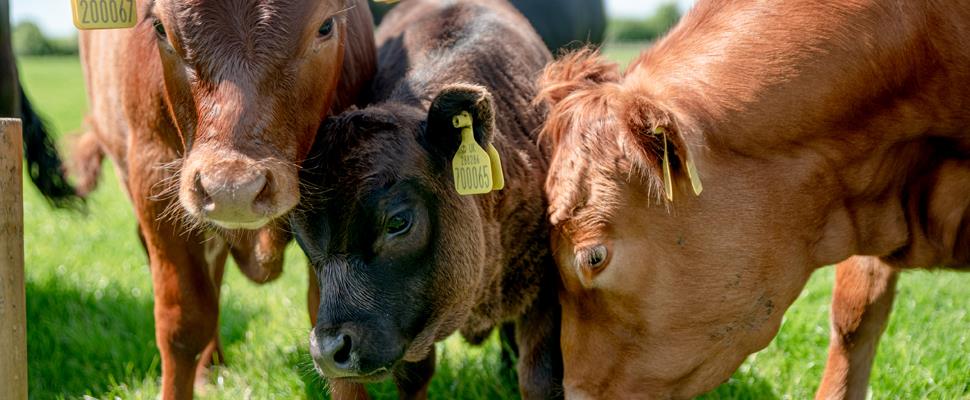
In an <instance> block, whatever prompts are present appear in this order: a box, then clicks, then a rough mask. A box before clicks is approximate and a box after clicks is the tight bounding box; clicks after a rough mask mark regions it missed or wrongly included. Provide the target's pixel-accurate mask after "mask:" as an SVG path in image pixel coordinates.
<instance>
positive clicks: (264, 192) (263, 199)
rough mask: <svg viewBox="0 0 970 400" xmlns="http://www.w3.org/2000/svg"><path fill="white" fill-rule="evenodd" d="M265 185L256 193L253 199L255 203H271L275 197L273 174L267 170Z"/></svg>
mask: <svg viewBox="0 0 970 400" xmlns="http://www.w3.org/2000/svg"><path fill="white" fill-rule="evenodd" d="M263 182H264V183H263V187H262V189H260V191H259V193H258V194H256V198H255V199H253V204H254V205H263V204H271V203H272V201H271V200H272V198H273V189H272V188H273V174H272V173H270V172H269V171H266V175H265V176H264V181H263Z"/></svg>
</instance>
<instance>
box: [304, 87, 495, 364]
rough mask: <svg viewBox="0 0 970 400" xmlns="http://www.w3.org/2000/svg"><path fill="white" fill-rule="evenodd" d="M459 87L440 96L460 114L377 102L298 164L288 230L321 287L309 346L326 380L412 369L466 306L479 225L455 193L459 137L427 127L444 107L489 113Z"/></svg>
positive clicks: (474, 283) (350, 115)
mask: <svg viewBox="0 0 970 400" xmlns="http://www.w3.org/2000/svg"><path fill="white" fill-rule="evenodd" d="M461 90H462V91H461V92H459V91H457V90H455V91H451V92H447V93H450V96H444V95H442V96H439V99H440V98H444V99H449V100H450V99H457V100H460V101H464V103H462V104H463V105H461V106H455V107H451V108H449V107H443V106H442V103H441V102H438V100H436V103H433V105H432V107H431V108H432V110H437V109H446V110H448V111H445V112H443V113H441V114H442V115H440V116H437V115H436V114H435V113H434V111H432V112H431V113H426V112H423V111H421V110H420V109H418V108H414V107H409V106H393V105H383V106H381V107H377V106H375V107H371V108H368V109H366V110H361V111H351V112H347V113H344V114H342V115H340V116H338V117H333V118H330V119H328V120H327V121H326V122H325V123H324V124H323V126H322V128H321V132H320V134H319V136H318V138H317V143H316V144H315V145H314V149H313V150H312V151H311V154H310V157H309V158H308V159H307V161H306V162H305V163H304V165H303V169H302V171H301V174H300V179H301V188H302V189H301V191H302V193H301V198H302V201H303V203H302V204H301V205H300V206H299V207H298V208H297V209H296V210H295V211H294V212H293V213H292V215H291V223H292V227H293V232H294V234H295V235H296V239H297V242H298V243H299V244H300V247H301V248H302V249H303V251H304V252H306V254H307V256H308V257H309V258H310V261H311V263H312V264H313V267H314V269H315V271H316V274H317V278H318V282H319V286H320V308H319V311H318V313H317V323H316V326H315V327H314V329H313V331H312V333H311V337H310V340H311V343H310V349H311V355H312V356H313V359H314V363H315V364H316V366H317V368H318V369H319V371H320V372H321V374H323V375H325V376H326V377H329V378H348V379H352V380H358V381H372V380H377V379H381V378H383V377H385V376H386V375H387V374H388V373H389V372H391V370H392V369H393V367H394V366H395V365H397V364H398V363H400V362H402V361H408V362H418V361H421V360H423V359H424V358H425V357H427V356H428V355H429V354H430V350H431V349H432V346H433V345H434V342H435V341H437V340H440V339H443V338H444V337H447V336H448V335H450V334H451V333H453V332H454V331H455V330H457V329H458V328H459V327H460V325H461V324H462V323H463V321H464V320H465V319H466V318H467V316H468V315H469V314H470V312H471V309H472V307H473V305H474V304H475V303H474V301H475V293H476V292H477V288H478V287H479V286H480V285H481V283H480V282H481V281H482V279H483V278H482V276H483V272H482V271H483V265H484V263H485V261H484V260H485V259H486V258H487V254H486V250H485V245H484V243H485V239H484V231H486V229H485V228H484V227H483V220H482V216H481V213H480V212H479V211H478V210H479V209H478V207H477V203H476V200H475V199H474V198H473V197H471V196H459V195H458V194H457V193H456V192H455V190H454V189H453V182H452V181H451V169H450V159H451V157H452V156H453V155H454V154H455V151H457V139H456V136H458V133H457V132H455V131H453V127H450V126H446V125H444V124H443V123H441V124H438V125H440V126H443V128H434V126H436V121H439V120H440V121H448V122H449V123H450V120H451V115H452V114H453V113H454V112H453V111H452V108H461V107H466V106H464V104H470V105H469V106H467V107H472V108H471V109H472V111H476V110H475V109H474V108H473V107H474V106H476V105H477V104H479V103H481V104H484V105H485V106H487V105H488V102H486V101H482V100H477V99H485V96H484V95H483V94H481V93H479V92H476V91H469V90H467V89H463V88H462V89H461ZM465 93H468V95H464V94H465ZM469 98H470V99H471V100H468V99H469ZM457 100H456V101H457ZM475 115H479V114H478V113H476V114H475ZM445 117H447V118H445ZM448 128H451V129H448ZM433 135H440V138H441V139H445V140H435V138H434V137H433Z"/></svg>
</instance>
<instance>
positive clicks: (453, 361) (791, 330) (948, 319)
mask: <svg viewBox="0 0 970 400" xmlns="http://www.w3.org/2000/svg"><path fill="white" fill-rule="evenodd" d="M636 53H637V51H636V50H635V49H621V50H620V51H618V52H616V53H610V54H611V56H613V57H614V58H616V59H617V60H618V61H621V62H625V60H626V59H628V58H629V57H632V56H634V55H635V54H636ZM21 73H22V75H23V78H24V81H25V87H26V88H27V90H28V92H29V93H30V95H31V96H32V98H33V99H34V103H35V105H36V107H37V108H38V109H39V110H40V112H41V113H42V114H44V115H45V116H46V117H47V118H48V120H49V121H50V122H51V123H52V124H53V126H54V127H55V128H57V130H58V131H59V132H61V133H63V136H65V137H66V136H69V135H70V134H71V133H72V132H74V131H76V130H78V129H79V126H80V123H81V120H82V115H83V113H84V108H85V97H84V88H83V81H82V79H81V70H80V65H79V64H78V61H77V60H76V59H70V58H47V59H25V60H21ZM67 142H68V140H62V143H67ZM25 192H26V193H25V198H26V200H25V202H26V204H25V205H24V206H25V219H26V221H25V222H26V246H27V249H26V262H27V303H28V304H27V320H28V341H29V343H28V351H29V358H30V376H29V379H30V396H31V398H35V399H49V398H79V397H83V396H85V395H89V396H93V397H95V398H109V399H114V398H120V399H154V398H156V396H157V395H158V390H159V383H158V382H159V376H160V373H161V369H160V366H159V355H158V353H157V349H156V348H155V344H154V328H153V322H152V288H151V279H150V274H149V270H148V266H147V259H146V257H145V255H144V254H143V252H142V249H141V245H140V244H139V243H138V240H137V237H136V234H135V223H134V220H133V215H132V211H131V207H130V206H129V204H128V201H127V199H126V198H125V195H124V194H123V193H122V191H121V190H120V189H119V186H118V184H117V180H116V179H115V176H114V173H113V170H111V169H110V168H108V169H106V170H105V174H104V176H103V177H102V186H101V188H100V189H98V191H97V192H96V193H95V195H94V196H93V198H92V199H91V200H90V212H89V213H88V215H77V214H73V213H70V212H63V211H61V212H58V211H52V210H51V209H50V208H49V207H48V206H47V204H46V203H45V202H44V201H43V200H42V199H41V198H40V196H39V195H38V194H37V191H36V189H34V188H33V187H32V186H29V185H27V186H25ZM287 257H288V259H287V260H288V262H287V266H286V273H285V274H284V275H283V277H282V278H281V279H279V280H278V281H276V282H274V283H271V284H268V285H265V286H256V285H254V284H251V283H249V282H248V281H247V280H245V278H243V277H242V275H241V274H240V273H239V272H238V271H237V270H236V269H235V268H234V267H232V266H230V267H229V268H228V269H227V275H226V282H225V284H224V286H223V289H222V290H223V296H222V317H221V328H220V331H221V335H222V340H223V345H224V348H225V352H226V358H227V360H228V365H227V366H225V367H221V368H219V369H217V370H216V371H214V373H213V374H212V376H211V379H210V382H209V383H208V385H207V388H206V390H205V392H204V393H202V395H201V396H200V397H201V398H203V399H249V398H252V399H276V398H279V399H290V398H305V397H309V398H323V397H324V396H323V392H324V386H323V384H322V383H321V382H320V380H319V379H317V378H316V377H315V375H314V373H313V372H312V368H311V367H310V360H309V356H308V353H307V350H306V337H307V330H308V325H309V323H308V319H307V313H306V304H305V295H306V267H305V263H306V262H305V259H304V258H303V257H302V255H301V254H300V252H299V250H298V249H296V248H295V247H291V248H290V251H289V253H288V254H287ZM832 278H833V269H832V268H825V269H822V270H820V271H818V272H817V273H816V274H815V276H814V277H813V278H812V280H811V281H810V282H809V284H808V286H807V288H806V289H805V291H804V293H803V294H802V296H801V298H799V300H798V301H797V302H796V303H795V305H794V306H793V307H792V308H791V309H790V310H789V311H788V314H787V315H786V318H785V321H784V323H783V326H782V328H781V332H780V334H779V335H778V337H777V338H776V339H775V340H774V342H772V344H771V345H770V346H769V347H768V348H767V349H765V350H763V351H761V352H760V353H757V354H755V355H753V356H751V357H750V358H749V359H748V361H747V362H746V363H745V364H744V365H743V366H742V367H741V369H740V370H739V371H738V372H737V373H736V374H735V375H734V377H733V378H731V380H730V381H728V383H727V384H725V385H723V386H722V387H720V388H719V389H717V390H716V391H715V392H713V393H711V394H709V395H707V396H705V398H710V399H772V398H785V399H807V398H811V397H812V395H813V393H814V390H815V388H816V385H817V383H818V381H819V378H820V376H821V373H822V369H823V367H824V362H825V357H826V345H827V342H828V313H829V312H828V303H829V299H830V295H831V284H832ZM968 295H970V275H960V274H957V273H953V272H910V273H906V274H904V275H903V277H902V279H901V282H900V285H899V294H898V296H897V301H896V308H895V312H894V313H893V315H892V319H891V321H890V324H889V327H888V330H887V332H886V334H885V335H884V336H883V339H882V343H881V346H880V347H879V354H878V356H877V357H876V366H875V368H874V371H873V377H872V397H873V398H876V399H891V398H899V399H920V398H930V399H960V398H962V399H970V315H968V314H967V309H968V304H970V300H968ZM440 346H441V347H440V348H439V354H440V357H441V361H440V364H439V369H438V373H437V375H436V376H435V379H434V381H433V386H432V389H431V397H432V398H435V399H496V398H514V397H517V396H518V394H517V389H516V387H515V383H514V379H513V378H512V373H511V372H510V371H506V370H502V368H501V367H500V366H501V363H500V360H499V345H498V342H497V340H494V339H493V340H491V341H490V342H488V344H487V345H486V346H485V347H482V348H474V347H471V346H468V345H466V344H464V343H463V342H462V340H461V339H460V338H457V337H455V338H451V339H450V340H448V341H447V342H446V343H444V344H443V345H440ZM0 391H2V389H0ZM371 393H372V394H373V395H374V397H376V398H396V394H395V392H394V389H393V385H390V384H384V385H380V386H375V387H372V388H371Z"/></svg>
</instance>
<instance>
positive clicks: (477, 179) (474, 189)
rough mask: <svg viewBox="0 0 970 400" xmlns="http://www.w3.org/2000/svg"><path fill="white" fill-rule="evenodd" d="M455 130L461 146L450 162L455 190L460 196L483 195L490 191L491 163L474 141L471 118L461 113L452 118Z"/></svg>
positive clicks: (463, 112) (466, 113) (465, 113)
mask: <svg viewBox="0 0 970 400" xmlns="http://www.w3.org/2000/svg"><path fill="white" fill-rule="evenodd" d="M452 124H453V125H454V126H455V128H459V129H461V145H460V146H458V153H455V157H454V158H452V160H451V170H452V173H453V175H454V178H455V190H457V191H458V194H461V195H465V196H467V195H472V194H485V193H488V192H491V191H492V187H493V184H494V182H493V181H492V161H491V160H490V158H489V156H488V153H487V152H486V151H485V150H484V149H482V147H481V146H479V145H478V142H476V141H475V134H474V131H473V130H472V116H471V115H470V114H468V111H462V112H461V113H460V114H458V115H456V116H455V117H454V118H452Z"/></svg>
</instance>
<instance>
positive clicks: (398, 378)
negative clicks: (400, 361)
mask: <svg viewBox="0 0 970 400" xmlns="http://www.w3.org/2000/svg"><path fill="white" fill-rule="evenodd" d="M435 362H436V360H435V348H434V346H432V347H431V351H430V352H429V353H428V356H427V357H425V359H424V360H421V361H418V362H416V363H405V364H404V365H402V366H400V367H398V368H396V369H395V370H394V383H395V384H396V385H397V392H398V397H399V398H401V399H409V400H423V399H427V398H428V385H430V384H431V377H432V376H433V375H434V369H435Z"/></svg>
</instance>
